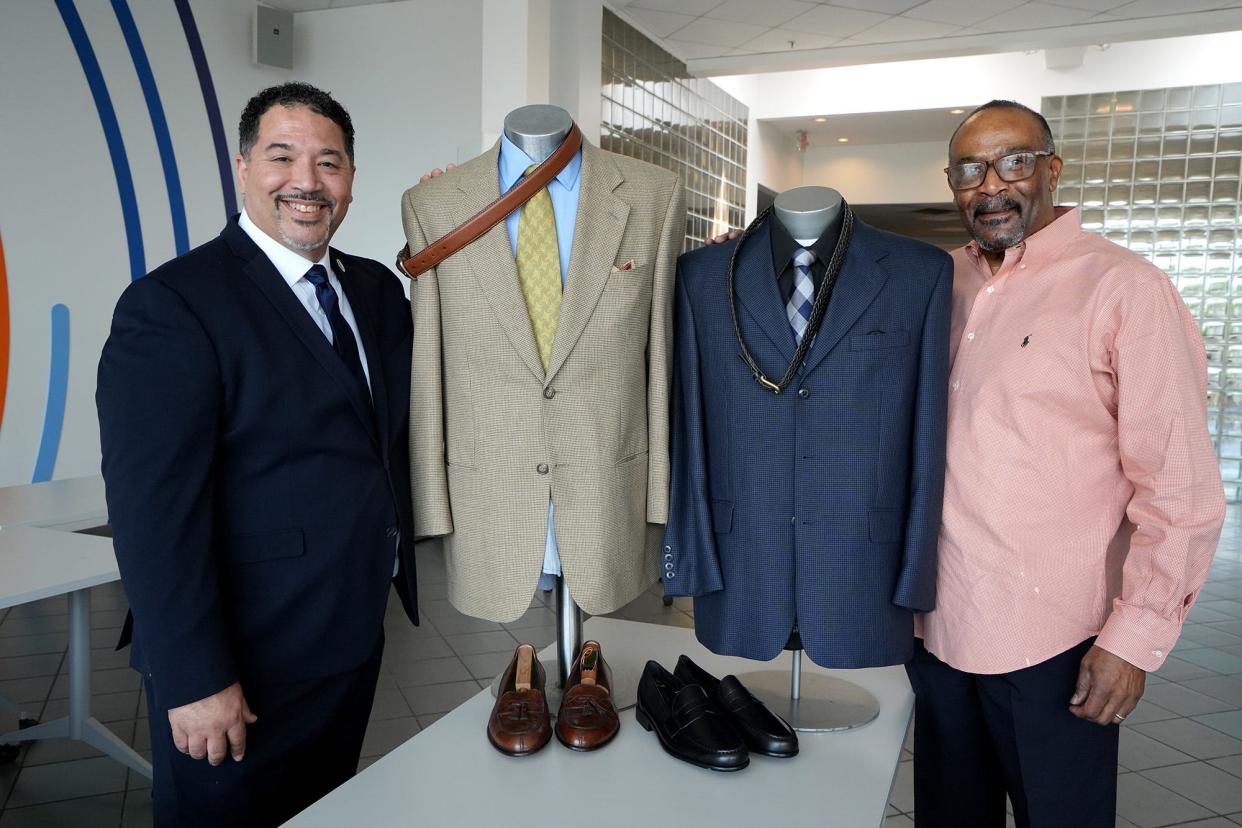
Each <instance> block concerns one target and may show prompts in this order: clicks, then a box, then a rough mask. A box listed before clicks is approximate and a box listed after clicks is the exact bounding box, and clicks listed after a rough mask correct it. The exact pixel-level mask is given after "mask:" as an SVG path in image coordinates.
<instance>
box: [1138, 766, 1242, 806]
mask: <svg viewBox="0 0 1242 828" xmlns="http://www.w3.org/2000/svg"><path fill="white" fill-rule="evenodd" d="M1143 776H1146V777H1147V778H1148V779H1151V780H1153V781H1155V782H1158V783H1159V784H1161V785H1163V786H1164V787H1166V788H1168V789H1169V790H1171V791H1173V792H1174V793H1179V794H1181V795H1182V796H1184V797H1186V798H1187V799H1189V800H1190V801H1191V802H1197V803H1198V804H1200V805H1202V806H1204V807H1205V808H1209V809H1211V810H1212V811H1214V812H1215V813H1218V814H1228V813H1233V812H1235V811H1242V785H1240V784H1238V778H1237V777H1236V776H1233V775H1231V774H1228V773H1225V772H1224V771H1223V770H1220V769H1219V768H1214V767H1212V766H1211V765H1209V764H1208V763H1207V762H1195V763H1193V764H1190V765H1175V766H1173V767H1171V768H1156V769H1154V770H1149V771H1143Z"/></svg>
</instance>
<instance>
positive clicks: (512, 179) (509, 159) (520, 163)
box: [498, 133, 582, 193]
mask: <svg viewBox="0 0 1242 828" xmlns="http://www.w3.org/2000/svg"><path fill="white" fill-rule="evenodd" d="M498 163H499V166H500V191H501V192H502V193H507V192H509V190H510V189H511V188H512V187H513V185H514V184H516V183H517V182H518V180H519V179H520V178H521V177H522V173H524V172H526V168H527V167H529V166H530V165H531V164H534V163H535V159H533V158H531V157H530V156H529V155H527V154H526V153H524V152H522V150H520V149H519V148H518V145H517V144H515V143H513V142H512V141H510V140H509V136H507V135H505V134H504V133H501V135H500V161H499V162H498ZM581 172H582V150H581V149H579V150H578V151H577V152H576V153H574V157H573V158H571V159H569V163H568V164H566V165H565V166H564V167H562V168H561V171H560V172H558V173H557V174H556V179H555V180H556V181H559V182H561V186H562V187H564V188H565V189H566V190H573V189H574V187H576V186H578V175H579V174H580V173H581Z"/></svg>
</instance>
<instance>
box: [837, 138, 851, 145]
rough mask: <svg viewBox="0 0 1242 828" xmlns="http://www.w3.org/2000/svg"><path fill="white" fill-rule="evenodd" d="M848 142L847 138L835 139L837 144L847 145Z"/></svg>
mask: <svg viewBox="0 0 1242 828" xmlns="http://www.w3.org/2000/svg"><path fill="white" fill-rule="evenodd" d="M849 142H850V139H849V138H838V139H837V143H838V144H848V143H849Z"/></svg>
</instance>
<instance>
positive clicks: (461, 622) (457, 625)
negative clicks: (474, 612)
mask: <svg viewBox="0 0 1242 828" xmlns="http://www.w3.org/2000/svg"><path fill="white" fill-rule="evenodd" d="M431 624H432V625H433V626H434V627H435V629H436V631H437V632H438V633H440V635H459V634H462V633H476V632H488V631H491V630H503V629H504V627H502V626H500V625H499V624H496V623H493V622H491V621H484V620H483V619H482V618H471V617H470V616H468V615H458V616H456V617H443V618H435V619H433V620H432V621H431Z"/></svg>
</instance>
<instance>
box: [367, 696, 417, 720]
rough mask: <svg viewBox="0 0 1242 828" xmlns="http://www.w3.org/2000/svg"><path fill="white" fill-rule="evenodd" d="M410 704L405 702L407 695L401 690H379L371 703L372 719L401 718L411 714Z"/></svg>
mask: <svg viewBox="0 0 1242 828" xmlns="http://www.w3.org/2000/svg"><path fill="white" fill-rule="evenodd" d="M409 715H411V714H410V706H409V705H408V704H406V703H405V696H403V695H401V691H400V690H377V691H376V692H375V701H374V702H373V703H372V705H371V721H373V722H378V721H383V720H384V719H400V718H403V717H405V716H409Z"/></svg>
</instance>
